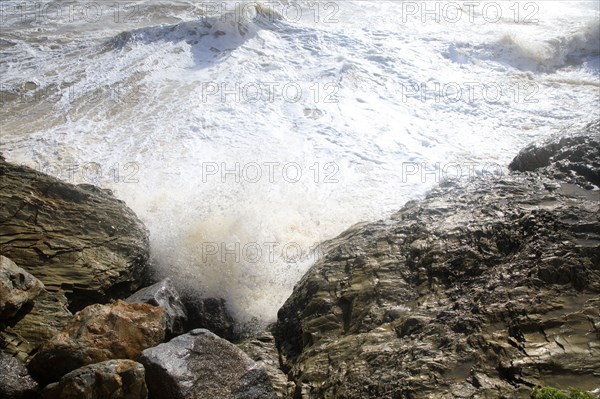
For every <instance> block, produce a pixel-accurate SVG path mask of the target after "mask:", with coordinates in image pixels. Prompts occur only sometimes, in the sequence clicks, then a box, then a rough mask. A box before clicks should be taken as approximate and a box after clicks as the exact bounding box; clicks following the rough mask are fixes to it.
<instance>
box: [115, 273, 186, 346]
mask: <svg viewBox="0 0 600 399" xmlns="http://www.w3.org/2000/svg"><path fill="white" fill-rule="evenodd" d="M125 301H126V302H136V303H147V304H149V305H154V306H162V307H163V308H164V309H165V317H166V320H167V334H168V335H169V336H175V335H179V334H183V333H184V332H185V329H186V323H187V313H186V310H185V306H184V305H183V302H181V298H180V295H179V293H178V292H177V290H176V289H175V286H174V285H173V283H172V282H171V279H170V278H166V279H163V280H161V281H159V282H158V283H156V284H153V285H151V286H149V287H146V288H142V289H141V290H139V291H137V292H136V293H134V294H133V295H131V296H130V297H128V298H127V299H125Z"/></svg>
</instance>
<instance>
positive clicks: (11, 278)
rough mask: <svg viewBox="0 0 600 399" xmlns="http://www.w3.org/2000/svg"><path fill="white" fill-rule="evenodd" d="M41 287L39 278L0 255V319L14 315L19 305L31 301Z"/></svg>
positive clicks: (42, 285)
mask: <svg viewBox="0 0 600 399" xmlns="http://www.w3.org/2000/svg"><path fill="white" fill-rule="evenodd" d="M43 288H44V284H42V282H41V281H40V280H38V279H37V278H35V277H34V276H32V275H31V274H29V273H27V272H26V271H25V270H23V269H21V268H20V267H19V266H17V265H16V264H15V263H14V262H13V261H11V260H10V259H8V258H7V257H5V256H1V255H0V319H7V318H10V317H13V316H14V315H16V314H17V312H18V311H19V310H20V309H21V306H23V305H24V304H27V303H31V302H33V300H34V299H35V298H37V296H38V295H39V294H40V292H41V291H42V289H43Z"/></svg>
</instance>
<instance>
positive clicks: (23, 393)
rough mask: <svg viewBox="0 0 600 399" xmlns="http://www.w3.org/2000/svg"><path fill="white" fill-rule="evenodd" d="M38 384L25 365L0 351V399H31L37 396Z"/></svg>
mask: <svg viewBox="0 0 600 399" xmlns="http://www.w3.org/2000/svg"><path fill="white" fill-rule="evenodd" d="M37 388H38V384H37V382H35V381H34V380H33V378H31V376H30V375H29V373H28V372H27V369H26V368H25V365H24V364H23V363H22V362H21V361H19V360H18V359H16V358H15V357H13V356H12V355H10V354H8V353H6V352H3V351H0V398H3V399H32V398H35V397H36V396H37V394H36V393H37Z"/></svg>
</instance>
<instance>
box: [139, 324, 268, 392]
mask: <svg viewBox="0 0 600 399" xmlns="http://www.w3.org/2000/svg"><path fill="white" fill-rule="evenodd" d="M140 362H141V363H142V364H143V365H144V367H145V368H146V382H147V384H148V392H149V397H150V398H153V399H204V398H212V399H276V398H277V396H276V395H275V392H274V390H273V387H272V386H271V384H270V381H269V378H268V376H267V374H266V373H265V372H264V370H262V369H261V368H260V367H258V366H257V365H256V363H255V362H254V361H252V359H250V358H249V357H248V356H247V355H246V354H245V353H244V352H242V351H241V350H240V349H239V348H237V347H236V346H235V345H233V344H232V343H230V342H228V341H226V340H224V339H222V338H219V337H218V336H217V335H215V334H213V333H211V332H210V331H208V330H205V329H197V330H193V331H190V332H189V333H188V334H184V335H180V336H178V337H176V338H173V339H172V340H171V341H169V342H168V343H165V344H160V345H158V346H156V347H154V348H150V349H146V350H145V351H144V352H142V356H141V358H140Z"/></svg>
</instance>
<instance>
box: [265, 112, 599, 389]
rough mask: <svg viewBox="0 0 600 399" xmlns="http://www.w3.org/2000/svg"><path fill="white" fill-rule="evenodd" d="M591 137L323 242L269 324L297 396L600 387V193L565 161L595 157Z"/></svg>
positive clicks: (438, 192) (524, 157) (449, 186)
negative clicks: (273, 323) (315, 259)
mask: <svg viewBox="0 0 600 399" xmlns="http://www.w3.org/2000/svg"><path fill="white" fill-rule="evenodd" d="M589 126H592V128H593V129H596V128H595V127H594V126H598V124H597V123H596V124H592V125H589ZM588 130H589V128H588ZM584 134H585V137H583V138H578V137H575V136H573V137H571V138H570V139H569V140H570V141H569V140H567V141H562V140H561V141H559V143H558V144H557V146H556V147H552V150H551V151H550V150H548V151H550V152H551V153H550V154H549V155H548V156H546V155H547V154H544V153H542V154H541V155H540V154H528V153H527V152H524V153H521V154H520V155H519V157H518V158H519V159H520V160H518V161H515V162H513V165H516V164H519V163H520V165H521V166H519V167H518V169H520V170H531V171H530V172H523V173H513V174H511V175H509V176H504V177H502V178H495V179H481V180H473V181H462V182H459V181H454V182H447V183H445V184H443V185H442V186H441V187H439V188H437V189H435V190H433V191H432V192H431V193H430V194H429V195H428V197H427V198H426V199H424V200H423V201H418V202H417V201H412V202H409V203H407V204H406V205H405V206H404V208H402V210H400V211H399V212H397V213H396V214H394V215H393V216H392V217H390V218H389V219H387V220H383V221H379V222H376V223H369V224H361V225H357V226H355V227H353V228H351V229H349V230H348V231H346V232H345V233H343V234H342V235H340V236H339V237H337V238H336V239H333V240H331V241H329V242H327V243H325V244H324V245H323V248H324V249H325V256H324V257H323V258H322V259H320V260H319V261H318V262H317V263H316V264H315V265H314V266H313V267H312V268H311V269H310V270H309V271H308V273H307V274H306V275H305V276H304V277H303V278H302V279H301V281H300V282H299V283H298V284H297V286H296V287H295V289H294V292H293V294H292V296H291V297H290V298H289V299H288V300H287V302H286V303H285V304H284V306H283V307H282V308H281V309H280V311H279V314H278V323H277V325H276V328H275V329H274V335H275V337H276V341H277V345H278V348H279V350H280V354H281V356H282V369H283V370H285V371H286V372H287V374H288V377H289V378H290V380H291V381H293V382H294V383H295V385H296V388H295V396H294V398H296V399H308V398H315V399H316V398H324V397H326V398H331V399H336V398H344V399H353V398H357V399H358V398H360V399H365V398H367V399H368V398H421V397H431V398H434V397H435V398H438V397H439V398H473V397H480V398H498V397H510V398H527V397H529V395H530V393H531V388H532V387H533V386H535V385H538V384H539V385H543V386H544V385H552V386H558V387H560V388H567V387H569V386H576V387H578V388H581V389H586V390H593V389H598V388H599V387H600V212H599V206H600V196H599V195H598V194H599V192H598V191H589V190H586V189H585V187H590V185H589V182H593V181H594V180H593V179H594V177H593V175H592V177H591V178H589V177H588V174H586V173H583V172H582V173H579V172H577V174H574V173H571V172H569V171H573V170H577V171H580V170H583V169H582V168H579V167H578V166H577V165H579V163H580V162H581V163H588V161H590V162H592V163H591V165H592V166H593V165H595V163H594V162H597V161H598V156H597V154H598V151H597V149H598V135H597V134H596V135H595V136H594V135H592V134H591V133H590V132H587V133H586V132H584ZM532 151H534V152H535V150H532ZM590 151H596V152H595V154H596V155H595V158H591V159H590V158H589V157H588V155H589V154H591V153H592V152H590ZM582 154H583V155H582ZM585 154H588V155H585ZM559 158H560V159H559ZM571 160H573V161H572V162H573V163H572V164H570V162H571ZM527 165H529V166H527ZM536 168H539V169H536ZM591 169H593V168H591ZM553 170H559V171H561V172H562V173H563V174H558V175H557V174H556V173H554V172H552V171H553ZM596 171H597V169H596ZM549 172H552V173H549ZM567 174H568V175H569V176H570V178H571V177H573V176H575V178H574V180H569V179H570V178H569V179H566V180H560V179H558V178H561V179H562V177H563V176H566V175H567ZM588 179H589V180H588ZM583 180H585V182H583ZM578 182H582V183H581V184H582V185H583V187H582V186H580V185H578V184H575V183H578ZM586 182H587V183H586ZM565 184H571V185H573V187H571V186H565ZM594 184H595V183H594ZM565 187H567V188H569V189H565Z"/></svg>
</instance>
